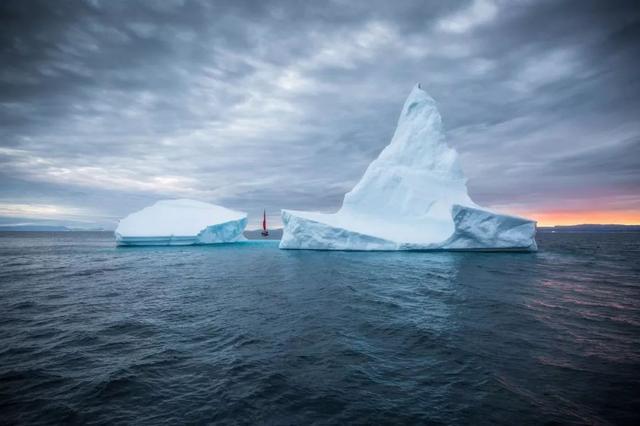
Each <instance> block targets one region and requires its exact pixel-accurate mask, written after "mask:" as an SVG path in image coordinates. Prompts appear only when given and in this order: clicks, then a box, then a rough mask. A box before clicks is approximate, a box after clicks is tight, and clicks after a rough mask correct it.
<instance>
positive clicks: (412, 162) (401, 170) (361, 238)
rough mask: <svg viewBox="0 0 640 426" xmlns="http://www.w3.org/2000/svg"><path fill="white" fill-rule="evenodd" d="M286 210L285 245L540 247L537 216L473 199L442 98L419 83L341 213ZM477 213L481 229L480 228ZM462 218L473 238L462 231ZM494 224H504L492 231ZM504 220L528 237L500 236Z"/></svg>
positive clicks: (327, 246)
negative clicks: (446, 126)
mask: <svg viewBox="0 0 640 426" xmlns="http://www.w3.org/2000/svg"><path fill="white" fill-rule="evenodd" d="M467 213H468V214H467ZM487 215H489V216H487ZM463 217H464V220H462V218H463ZM282 218H283V223H284V234H283V237H282V240H281V243H280V247H281V248H301V249H303V248H308V249H339V250H412V249H414V250H415V249H418V250H432V249H433V250H435V249H440V250H441V249H456V250H459V249H509V250H513V249H517V250H535V249H536V245H535V239H534V236H535V222H533V221H530V220H527V219H521V218H515V217H512V216H503V215H497V214H494V213H491V212H487V211H484V210H482V209H481V208H480V207H479V206H477V205H476V204H475V203H474V202H473V201H472V200H471V198H470V197H469V195H468V191H467V185H466V178H465V177H464V173H463V172H462V168H461V167H460V163H459V161H458V154H457V152H456V151H455V150H454V149H453V148H451V147H449V146H448V145H447V143H446V139H445V135H444V132H443V129H442V118H441V116H440V113H439V112H438V109H437V106H436V102H435V101H434V99H433V98H432V97H431V96H429V94H428V93H427V92H426V91H424V90H423V89H422V88H421V87H420V84H417V85H416V86H414V88H413V90H412V91H411V93H410V94H409V97H408V98H407V100H406V102H405V104H404V106H403V107H402V111H401V113H400V117H399V119H398V124H397V127H396V130H395V133H394V135H393V138H392V139H391V142H390V143H389V145H387V147H386V148H384V150H383V151H382V152H381V153H380V155H379V156H378V158H376V159H375V160H374V161H373V162H372V163H371V164H370V165H369V167H368V168H367V170H366V171H365V173H364V175H363V176H362V178H361V179H360V181H359V182H358V183H357V184H356V185H355V187H354V188H353V189H352V190H351V191H350V192H348V193H347V194H346V195H345V197H344V201H343V204H342V207H341V208H340V210H339V211H338V212H337V213H335V214H322V213H314V212H300V211H288V210H283V212H282ZM474 218H475V219H476V220H478V221H479V223H478V224H477V226H478V229H477V230H481V231H482V232H481V235H480V234H479V235H475V234H474V232H475V229H474V225H473V223H474V222H473V221H474ZM462 224H464V234H465V235H466V236H467V238H460V235H458V234H459V233H460V232H463V231H462V226H463V225H462ZM505 224H506V225H505ZM487 226H489V227H497V228H496V229H494V230H493V231H489V232H487ZM505 226H507V227H508V228H509V229H510V230H514V231H513V232H515V233H516V234H518V235H524V237H523V238H515V239H514V238H511V239H509V238H502V239H501V238H497V235H498V234H500V235H502V236H503V237H504V235H507V234H508V235H509V236H512V235H511V234H509V233H508V232H507V233H506V234H505V231H506V230H505V229H504V227H505ZM456 237H457V238H456Z"/></svg>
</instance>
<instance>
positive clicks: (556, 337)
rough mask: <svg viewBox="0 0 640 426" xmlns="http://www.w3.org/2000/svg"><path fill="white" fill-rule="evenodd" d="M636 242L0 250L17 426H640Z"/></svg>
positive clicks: (48, 239)
mask: <svg viewBox="0 0 640 426" xmlns="http://www.w3.org/2000/svg"><path fill="white" fill-rule="evenodd" d="M639 236H640V234H631V233H629V234H539V237H538V241H539V245H540V251H539V252H537V253H529V254H526V253H525V254H523V253H518V254H516V253H444V252H441V253H397V252H396V253H393V252H390V253H365V252H355V253H345V252H314V251H308V252H304V251H282V250H278V249H277V245H276V244H277V242H276V243H274V242H256V243H246V244H230V245H223V246H217V247H164V248H162V247H161V248H120V249H118V248H115V247H114V243H113V237H112V236H111V235H109V234H108V233H63V234H39V233H33V234H30V233H29V234H27V233H22V234H19V233H13V234H9V233H5V234H0V310H1V311H2V313H3V314H2V319H1V323H0V324H1V325H0V383H2V386H1V387H0V413H2V419H3V421H6V422H7V423H25V422H54V423H69V422H71V423H114V422H122V423H138V424H139V423H148V424H178V423H209V422H215V421H221V422H225V423H238V422H240V423H249V424H261V423H267V424H309V423H313V422H317V423H331V424H345V423H350V422H360V423H363V424H376V423H391V422H393V423H414V424H439V423H449V424H550V423H563V424H566V423H570V424H623V423H626V424H633V423H634V422H636V421H637V420H638V412H637V401H638V393H637V389H640V347H639V346H638V336H640V291H639V286H640V265H639V263H638V259H639V258H640V239H639V238H638V237H639Z"/></svg>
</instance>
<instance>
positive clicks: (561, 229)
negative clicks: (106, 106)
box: [0, 224, 640, 240]
mask: <svg viewBox="0 0 640 426" xmlns="http://www.w3.org/2000/svg"><path fill="white" fill-rule="evenodd" d="M537 231H538V232H539V233H544V234H551V233H565V234H566V233H620V232H640V225H605V224H584V225H559V226H538V227H537ZM2 232H14V233H18V232H42V233H69V232H74V233H75V232H107V233H113V232H114V231H113V230H108V229H78V228H68V227H65V226H33V225H29V226H0V233H2ZM244 236H245V237H246V238H248V239H250V240H280V239H281V238H282V228H276V229H271V230H269V236H267V237H263V236H262V230H260V229H254V230H248V231H244Z"/></svg>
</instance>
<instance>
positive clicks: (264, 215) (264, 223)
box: [261, 210, 269, 237]
mask: <svg viewBox="0 0 640 426" xmlns="http://www.w3.org/2000/svg"><path fill="white" fill-rule="evenodd" d="M261 234H262V236H263V237H268V236H269V231H267V211H266V210H264V211H263V213H262V232H261Z"/></svg>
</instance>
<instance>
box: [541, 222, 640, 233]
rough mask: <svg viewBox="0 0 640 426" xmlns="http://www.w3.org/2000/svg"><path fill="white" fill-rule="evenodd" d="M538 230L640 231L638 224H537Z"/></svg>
mask: <svg viewBox="0 0 640 426" xmlns="http://www.w3.org/2000/svg"><path fill="white" fill-rule="evenodd" d="M538 231H539V232H640V225H598V224H584V225H565V226H539V227H538Z"/></svg>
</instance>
